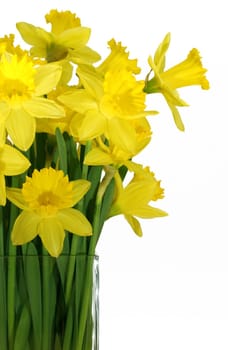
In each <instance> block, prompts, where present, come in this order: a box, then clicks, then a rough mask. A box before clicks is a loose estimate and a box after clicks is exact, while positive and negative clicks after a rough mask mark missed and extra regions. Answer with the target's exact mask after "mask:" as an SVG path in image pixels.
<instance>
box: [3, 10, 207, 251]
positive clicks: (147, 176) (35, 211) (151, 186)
mask: <svg viewBox="0 0 228 350" xmlns="http://www.w3.org/2000/svg"><path fill="white" fill-rule="evenodd" d="M45 18H46V22H47V23H48V24H50V25H51V29H50V31H47V30H45V29H43V28H41V27H38V26H35V25H33V24H29V23H25V22H19V23H17V29H18V31H19V33H20V35H21V37H22V38H23V40H24V41H25V42H26V43H27V44H28V45H30V46H31V48H30V50H29V51H27V50H24V49H23V48H21V47H20V46H16V45H15V44H14V35H12V34H10V35H8V36H7V35H6V36H5V37H4V38H1V39H0V205H1V210H2V214H3V216H2V218H3V219H2V221H3V222H2V223H1V226H2V230H3V232H4V233H5V234H4V235H2V237H1V241H0V253H1V254H3V255H4V254H10V253H12V252H14V253H15V251H16V249H24V248H23V245H26V243H28V242H33V243H34V247H35V248H36V250H37V252H39V251H40V250H42V249H46V250H47V252H48V253H49V254H50V255H51V256H53V257H58V256H59V255H60V254H61V253H64V252H65V253H66V252H71V253H77V252H85V251H86V252H89V253H91V254H93V253H94V251H95V247H96V244H97V241H98V239H99V236H100V233H101V231H102V227H103V224H104V222H105V220H107V219H109V218H111V217H113V216H116V215H124V217H125V219H126V220H127V222H128V223H129V224H130V226H131V227H132V229H133V231H134V232H135V233H136V234H137V235H139V236H141V235H142V228H141V225H140V222H139V220H138V218H155V217H162V216H165V215H167V214H166V212H165V211H163V210H161V209H158V208H157V207H154V205H153V202H155V201H157V200H159V199H162V198H163V196H164V190H163V189H162V188H161V186H160V181H159V180H157V179H156V177H155V174H154V173H153V172H152V171H151V170H150V168H149V166H148V165H141V164H137V163H136V162H134V160H133V158H134V157H135V156H136V155H138V154H139V152H141V151H142V150H143V149H144V148H145V147H146V146H148V144H149V143H150V141H151V135H152V130H151V125H150V122H149V117H150V116H151V115H154V114H157V112H156V111H153V110H148V109H147V106H146V98H147V95H148V94H152V93H161V94H162V95H163V96H164V98H165V100H166V102H167V103H168V105H169V107H170V109H171V112H172V115H173V117H174V121H175V123H176V126H177V127H178V128H179V129H180V130H184V125H183V122H182V120H181V117H180V114H179V111H178V107H179V106H186V105H187V103H186V102H185V101H183V100H182V99H181V98H180V96H179V93H178V91H177V89H179V88H180V87H183V86H188V85H200V86H201V87H202V88H203V89H208V88H209V83H208V80H207V78H206V76H205V72H206V69H205V68H203V66H202V63H201V59H200V56H199V52H198V50H197V49H192V50H191V51H190V53H189V55H188V56H187V58H186V59H185V60H184V61H183V62H181V63H179V64H177V65H176V66H174V67H172V68H169V69H168V70H165V57H166V52H167V50H168V47H169V43H170V34H167V35H166V36H165V38H164V40H163V41H162V43H161V44H160V45H159V46H158V49H157V50H156V52H155V55H154V57H153V58H152V56H150V57H149V58H148V63H149V66H148V72H149V73H148V74H147V76H146V78H145V79H142V78H140V75H139V73H140V72H141V69H140V67H139V66H138V61H137V59H131V58H130V57H129V52H128V51H127V48H126V47H124V46H122V44H121V43H120V42H116V41H115V40H114V39H111V40H110V41H109V42H108V45H109V49H110V53H109V54H108V56H107V57H105V58H104V59H101V57H100V55H99V54H98V53H97V52H96V51H94V50H93V49H92V48H90V47H89V46H88V41H89V37H90V33H91V30H90V28H87V27H84V26H82V25H81V20H80V19H79V18H78V17H77V16H76V15H75V14H73V13H71V12H70V11H62V12H60V11H57V10H51V11H50V13H49V14H47V15H46V16H45ZM151 75H152V77H151ZM148 98H149V96H148ZM127 173H129V174H131V175H132V177H131V178H130V180H129V181H126V180H127V179H128V177H126V174H127ZM66 233H69V234H67V235H66ZM71 234H73V235H71ZM9 236H11V240H12V243H13V245H12V244H11V241H10V239H9ZM40 243H41V244H40ZM16 246H17V247H16Z"/></svg>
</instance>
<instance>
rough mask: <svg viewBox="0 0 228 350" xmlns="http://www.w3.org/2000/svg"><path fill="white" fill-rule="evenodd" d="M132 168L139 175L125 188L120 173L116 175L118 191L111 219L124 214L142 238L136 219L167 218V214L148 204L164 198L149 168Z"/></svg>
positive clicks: (136, 166)
mask: <svg viewBox="0 0 228 350" xmlns="http://www.w3.org/2000/svg"><path fill="white" fill-rule="evenodd" d="M132 168H135V169H137V173H136V175H135V176H134V177H133V179H132V180H131V181H130V183H129V184H128V185H127V186H126V187H125V188H124V187H123V184H122V180H121V179H120V177H119V175H118V173H116V174H115V181H116V187H117V190H116V197H115V199H114V202H113V204H112V207H111V211H110V213H109V217H112V216H115V215H120V214H123V215H124V217H125V219H126V220H127V222H128V223H129V224H130V226H131V228H132V229H133V231H134V232H135V233H136V234H137V235H138V236H142V228H141V225H140V223H139V221H138V220H137V219H136V218H135V217H140V218H144V219H145V218H155V217H162V216H166V215H167V213H166V212H164V211H163V210H161V209H158V208H154V207H152V206H150V205H149V204H148V203H149V202H150V201H155V200H157V199H159V198H163V189H161V187H160V181H157V180H156V179H155V177H154V174H153V173H152V172H150V171H149V169H148V168H145V169H143V168H142V167H140V166H139V165H136V164H135V165H133V167H132Z"/></svg>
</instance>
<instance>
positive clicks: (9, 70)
mask: <svg viewBox="0 0 228 350" xmlns="http://www.w3.org/2000/svg"><path fill="white" fill-rule="evenodd" d="M34 75H35V69H34V67H33V63H32V62H31V60H30V59H29V57H28V56H27V55H24V56H23V57H21V58H19V57H18V56H17V55H11V54H9V53H5V54H3V55H2V57H1V60H0V99H1V100H3V101H6V102H8V103H17V102H23V101H24V100H27V99H29V98H30V96H31V95H32V93H33V92H34V87H35V84H34Z"/></svg>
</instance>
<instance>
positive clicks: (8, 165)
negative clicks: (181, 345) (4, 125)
mask: <svg viewBox="0 0 228 350" xmlns="http://www.w3.org/2000/svg"><path fill="white" fill-rule="evenodd" d="M0 163H1V166H2V167H3V168H4V174H5V175H7V176H13V175H18V174H21V173H23V172H24V171H25V170H27V169H28V167H29V166H30V162H29V160H28V159H27V158H26V157H25V156H23V154H22V153H21V152H19V151H18V150H16V149H15V148H13V147H12V146H9V145H4V147H3V148H2V149H0Z"/></svg>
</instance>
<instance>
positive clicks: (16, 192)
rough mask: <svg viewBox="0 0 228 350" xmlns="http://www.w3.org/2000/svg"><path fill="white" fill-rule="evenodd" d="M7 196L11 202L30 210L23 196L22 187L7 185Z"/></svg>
mask: <svg viewBox="0 0 228 350" xmlns="http://www.w3.org/2000/svg"><path fill="white" fill-rule="evenodd" d="M6 197H7V198H8V199H9V201H10V202H12V203H13V204H15V205H16V206H17V207H18V208H20V209H23V210H28V205H27V203H26V202H25V200H24V198H23V196H22V193H21V189H20V188H12V187H7V188H6Z"/></svg>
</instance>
